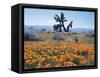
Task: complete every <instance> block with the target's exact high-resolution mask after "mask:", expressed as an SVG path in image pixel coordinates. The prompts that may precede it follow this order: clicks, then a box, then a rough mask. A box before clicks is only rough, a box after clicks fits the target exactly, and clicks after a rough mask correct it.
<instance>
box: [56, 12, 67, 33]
mask: <svg viewBox="0 0 100 77" xmlns="http://www.w3.org/2000/svg"><path fill="white" fill-rule="evenodd" d="M54 19H55V20H56V22H59V24H57V26H58V28H59V32H62V29H61V27H63V29H64V31H65V32H66V28H65V26H64V22H66V21H67V20H66V18H65V17H64V14H63V12H61V14H60V16H59V15H57V14H56V15H55V16H54Z"/></svg>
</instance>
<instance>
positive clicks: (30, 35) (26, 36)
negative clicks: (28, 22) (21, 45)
mask: <svg viewBox="0 0 100 77" xmlns="http://www.w3.org/2000/svg"><path fill="white" fill-rule="evenodd" d="M24 40H25V41H29V40H32V41H38V40H40V38H39V36H38V34H37V33H36V32H35V31H26V32H25V33H24Z"/></svg>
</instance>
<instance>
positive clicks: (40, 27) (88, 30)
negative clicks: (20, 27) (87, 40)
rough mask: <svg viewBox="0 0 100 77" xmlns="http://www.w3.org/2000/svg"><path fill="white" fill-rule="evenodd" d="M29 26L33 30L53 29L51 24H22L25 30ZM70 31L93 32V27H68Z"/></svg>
mask: <svg viewBox="0 0 100 77" xmlns="http://www.w3.org/2000/svg"><path fill="white" fill-rule="evenodd" d="M29 28H32V29H34V30H38V31H39V30H42V29H46V31H51V32H52V31H53V27H52V26H46V25H44V26H43V25H34V26H28V25H27V26H24V29H25V30H29ZM70 30H71V32H72V33H73V32H74V33H81V32H94V30H93V29H88V28H72V29H70Z"/></svg>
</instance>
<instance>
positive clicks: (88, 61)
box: [24, 41, 95, 69]
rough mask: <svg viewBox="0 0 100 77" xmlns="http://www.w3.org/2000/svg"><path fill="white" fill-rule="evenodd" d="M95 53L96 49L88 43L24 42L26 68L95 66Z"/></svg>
mask: <svg viewBox="0 0 100 77" xmlns="http://www.w3.org/2000/svg"><path fill="white" fill-rule="evenodd" d="M94 53H95V51H94V47H93V46H91V45H89V44H86V43H77V42H76V43H71V42H70V43H67V42H64V41H59V42H57V43H54V42H43V41H38V42H36V41H24V68H25V69H32V68H35V69H38V68H55V67H56V68H57V67H76V66H88V65H93V64H94Z"/></svg>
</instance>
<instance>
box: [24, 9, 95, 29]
mask: <svg viewBox="0 0 100 77" xmlns="http://www.w3.org/2000/svg"><path fill="white" fill-rule="evenodd" d="M61 12H63V13H64V15H65V17H66V19H67V20H68V21H67V22H65V27H67V25H68V24H69V23H70V22H71V20H73V28H90V29H94V23H95V22H94V12H86V11H85V12H84V11H69V10H51V9H34V8H25V9H24V25H27V26H34V25H45V26H53V25H54V24H57V22H56V21H55V20H54V15H55V14H58V15H60V13H61Z"/></svg>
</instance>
